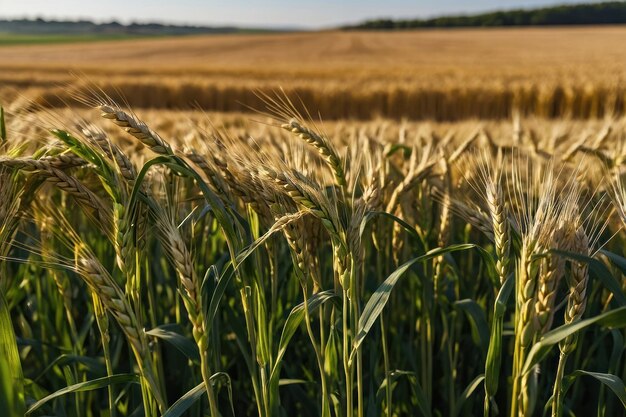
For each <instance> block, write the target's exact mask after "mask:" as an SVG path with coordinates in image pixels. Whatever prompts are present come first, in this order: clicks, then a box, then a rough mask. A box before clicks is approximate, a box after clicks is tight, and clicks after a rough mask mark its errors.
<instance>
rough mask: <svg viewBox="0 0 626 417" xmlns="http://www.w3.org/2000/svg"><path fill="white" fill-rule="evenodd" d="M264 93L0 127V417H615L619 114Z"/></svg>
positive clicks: (621, 306) (12, 120)
mask: <svg viewBox="0 0 626 417" xmlns="http://www.w3.org/2000/svg"><path fill="white" fill-rule="evenodd" d="M260 99H261V100H262V101H263V102H264V111H265V112H266V113H265V114H262V115H261V114H259V115H257V116H256V117H254V118H256V119H258V120H259V121H260V123H258V122H253V121H250V120H249V119H248V118H247V117H242V116H224V117H219V118H213V119H208V118H207V116H204V115H198V114H197V113H187V114H183V113H167V112H156V111H153V112H145V113H143V114H142V119H140V118H139V117H138V116H137V115H136V114H135V113H133V112H132V111H131V110H129V109H127V108H125V107H123V106H119V105H118V104H116V103H115V102H114V101H112V100H110V99H108V98H106V97H105V96H102V95H97V96H94V95H89V96H85V97H82V98H81V101H82V102H83V103H84V104H87V105H89V106H90V107H92V110H89V111H86V112H81V113H76V112H75V111H69V110H66V111H63V112H50V111H38V112H32V111H30V110H29V109H28V108H26V109H22V110H21V111H20V110H19V109H18V107H16V106H14V108H15V109H16V110H15V111H13V112H11V113H7V114H3V115H0V116H1V117H0V119H2V124H1V126H0V133H1V139H2V145H1V149H2V156H1V157H0V195H1V198H0V255H1V257H0V265H1V268H0V274H1V275H0V296H1V297H0V321H1V323H2V339H1V342H2V343H1V344H0V354H1V355H0V364H1V365H2V366H0V380H1V381H2V389H1V392H0V406H1V407H2V409H4V410H9V411H8V413H9V414H7V415H11V416H12V415H16V416H17V415H23V413H24V412H27V413H28V414H29V415H33V416H35V415H67V416H100V415H108V416H136V415H146V416H158V415H166V416H179V415H189V416H203V415H210V416H213V417H216V416H231V415H234V416H253V415H258V416H261V417H270V416H296V415H298V416H319V415H321V416H324V417H327V416H345V417H353V416H358V417H363V416H366V415H367V416H378V415H386V416H406V415H422V416H451V417H453V416H475V415H483V414H484V415H485V416H492V415H508V416H511V417H517V416H519V417H522V416H533V415H545V414H551V415H553V416H561V415H578V416H588V415H598V416H620V415H624V409H625V407H626V388H625V387H624V383H623V380H624V378H625V377H626V361H625V360H624V350H625V342H624V336H625V335H624V328H625V326H626V280H625V278H624V277H625V274H626V258H624V256H625V255H626V252H625V251H624V247H625V243H626V233H625V232H624V226H626V178H624V167H625V164H626V138H625V136H624V135H625V133H624V132H625V128H626V125H625V124H624V121H623V120H621V119H606V120H605V121H599V120H596V121H578V122H576V121H567V122H565V121H562V122H546V121H541V120H535V119H525V118H523V117H519V116H517V117H515V118H514V120H513V122H512V123H511V122H506V123H488V122H485V123H479V122H476V121H468V122H464V123H459V124H455V125H441V124H434V125H432V124H430V125H429V124H417V123H410V122H404V123H391V122H383V121H378V122H367V123H362V124H357V123H347V122H332V123H328V124H325V123H322V122H320V121H319V120H316V118H311V117H310V116H309V115H308V114H302V113H300V112H299V111H298V109H299V108H301V106H300V103H299V102H297V101H296V100H297V99H296V98H295V97H289V96H285V95H283V94H272V95H262V94H261V95H260ZM291 100H294V101H293V102H292V101H291ZM294 103H297V105H294ZM144 116H145V117H144ZM218 122H219V124H218ZM216 126H217V127H216Z"/></svg>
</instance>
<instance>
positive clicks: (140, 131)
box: [97, 104, 173, 155]
mask: <svg viewBox="0 0 626 417" xmlns="http://www.w3.org/2000/svg"><path fill="white" fill-rule="evenodd" d="M97 108H98V110H100V112H101V113H100V116H102V117H103V118H105V119H108V120H111V121H113V123H115V124H116V125H118V126H120V127H122V128H123V129H124V130H125V131H126V132H128V133H130V134H131V135H133V136H134V137H135V138H137V139H138V140H139V141H140V142H141V143H143V144H144V145H146V146H147V147H148V148H150V149H151V150H152V151H153V152H154V153H157V154H159V155H172V153H173V152H172V148H171V147H170V145H169V144H168V143H167V142H166V141H165V140H163V138H161V137H160V136H159V135H158V134H157V133H156V132H154V131H153V130H151V129H150V128H149V127H148V126H147V125H146V124H145V123H144V122H142V121H141V120H139V119H137V118H136V117H135V116H133V115H132V114H130V113H128V112H126V111H124V110H122V109H120V108H119V107H114V106H111V105H108V104H101V105H99V106H98V107H97Z"/></svg>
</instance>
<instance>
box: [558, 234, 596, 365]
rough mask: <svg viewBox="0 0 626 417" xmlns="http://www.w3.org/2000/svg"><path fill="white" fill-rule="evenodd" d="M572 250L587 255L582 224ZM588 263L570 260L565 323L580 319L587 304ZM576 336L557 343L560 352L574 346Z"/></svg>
mask: <svg viewBox="0 0 626 417" xmlns="http://www.w3.org/2000/svg"><path fill="white" fill-rule="evenodd" d="M572 251H574V252H576V253H579V254H581V255H585V256H588V255H589V239H588V237H587V233H586V232H585V229H584V228H583V227H582V226H579V227H578V230H576V233H575V235H574V240H573V242H572ZM588 268H589V266H588V264H587V263H585V262H579V261H572V263H571V275H570V282H569V287H570V289H569V294H568V296H567V307H566V308H565V324H569V323H574V322H575V321H578V320H580V319H581V317H582V315H583V313H584V312H585V307H586V305H587V282H588V280H589V273H588ZM576 342H577V336H576V335H571V336H568V337H567V338H566V339H565V340H563V341H562V342H561V343H560V344H559V348H560V349H561V352H562V353H564V354H568V353H570V352H572V351H573V350H574V349H575V348H576Z"/></svg>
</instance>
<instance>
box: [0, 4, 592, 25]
mask: <svg viewBox="0 0 626 417" xmlns="http://www.w3.org/2000/svg"><path fill="white" fill-rule="evenodd" d="M590 2H599V1H594V0H586V1H580V0H578V1H577V0H569V1H568V0H526V1H520V0H500V1H494V0H473V1H468V0H436V1H420V0H412V1H410V0H335V1H332V0H321V1H312V0H265V1H261V0H248V1H243V0H204V1H202V0H104V1H103V0H97V1H93V0H61V1H54V0H0V18H18V17H30V18H34V17H42V18H47V19H52V18H54V19H71V20H75V19H88V20H94V21H98V22H105V21H111V20H116V21H118V22H121V23H130V22H133V21H138V22H167V23H179V24H198V25H239V26H248V27H251V26H253V27H303V28H312V29H313V28H326V27H332V26H337V25H341V24H346V23H356V22H360V21H363V20H366V19H372V18H380V17H386V18H387V17H388V18H407V19H408V18H425V17H433V16H440V15H446V14H462V13H476V12H482V11H492V10H504V9H512V8H532V7H539V6H546V5H553V4H575V3H590Z"/></svg>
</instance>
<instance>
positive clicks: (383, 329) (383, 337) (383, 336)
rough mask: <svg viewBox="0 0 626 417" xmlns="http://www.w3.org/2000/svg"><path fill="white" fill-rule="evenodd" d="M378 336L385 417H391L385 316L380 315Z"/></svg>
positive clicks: (389, 372) (389, 373)
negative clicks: (382, 371)
mask: <svg viewBox="0 0 626 417" xmlns="http://www.w3.org/2000/svg"><path fill="white" fill-rule="evenodd" d="M380 335H381V344H382V348H383V362H384V366H385V380H386V381H387V385H386V386H385V394H386V397H387V417H391V414H392V412H393V407H392V403H391V401H392V395H391V369H390V368H389V351H388V350H387V329H386V325H385V314H384V312H383V313H381V314H380Z"/></svg>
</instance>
